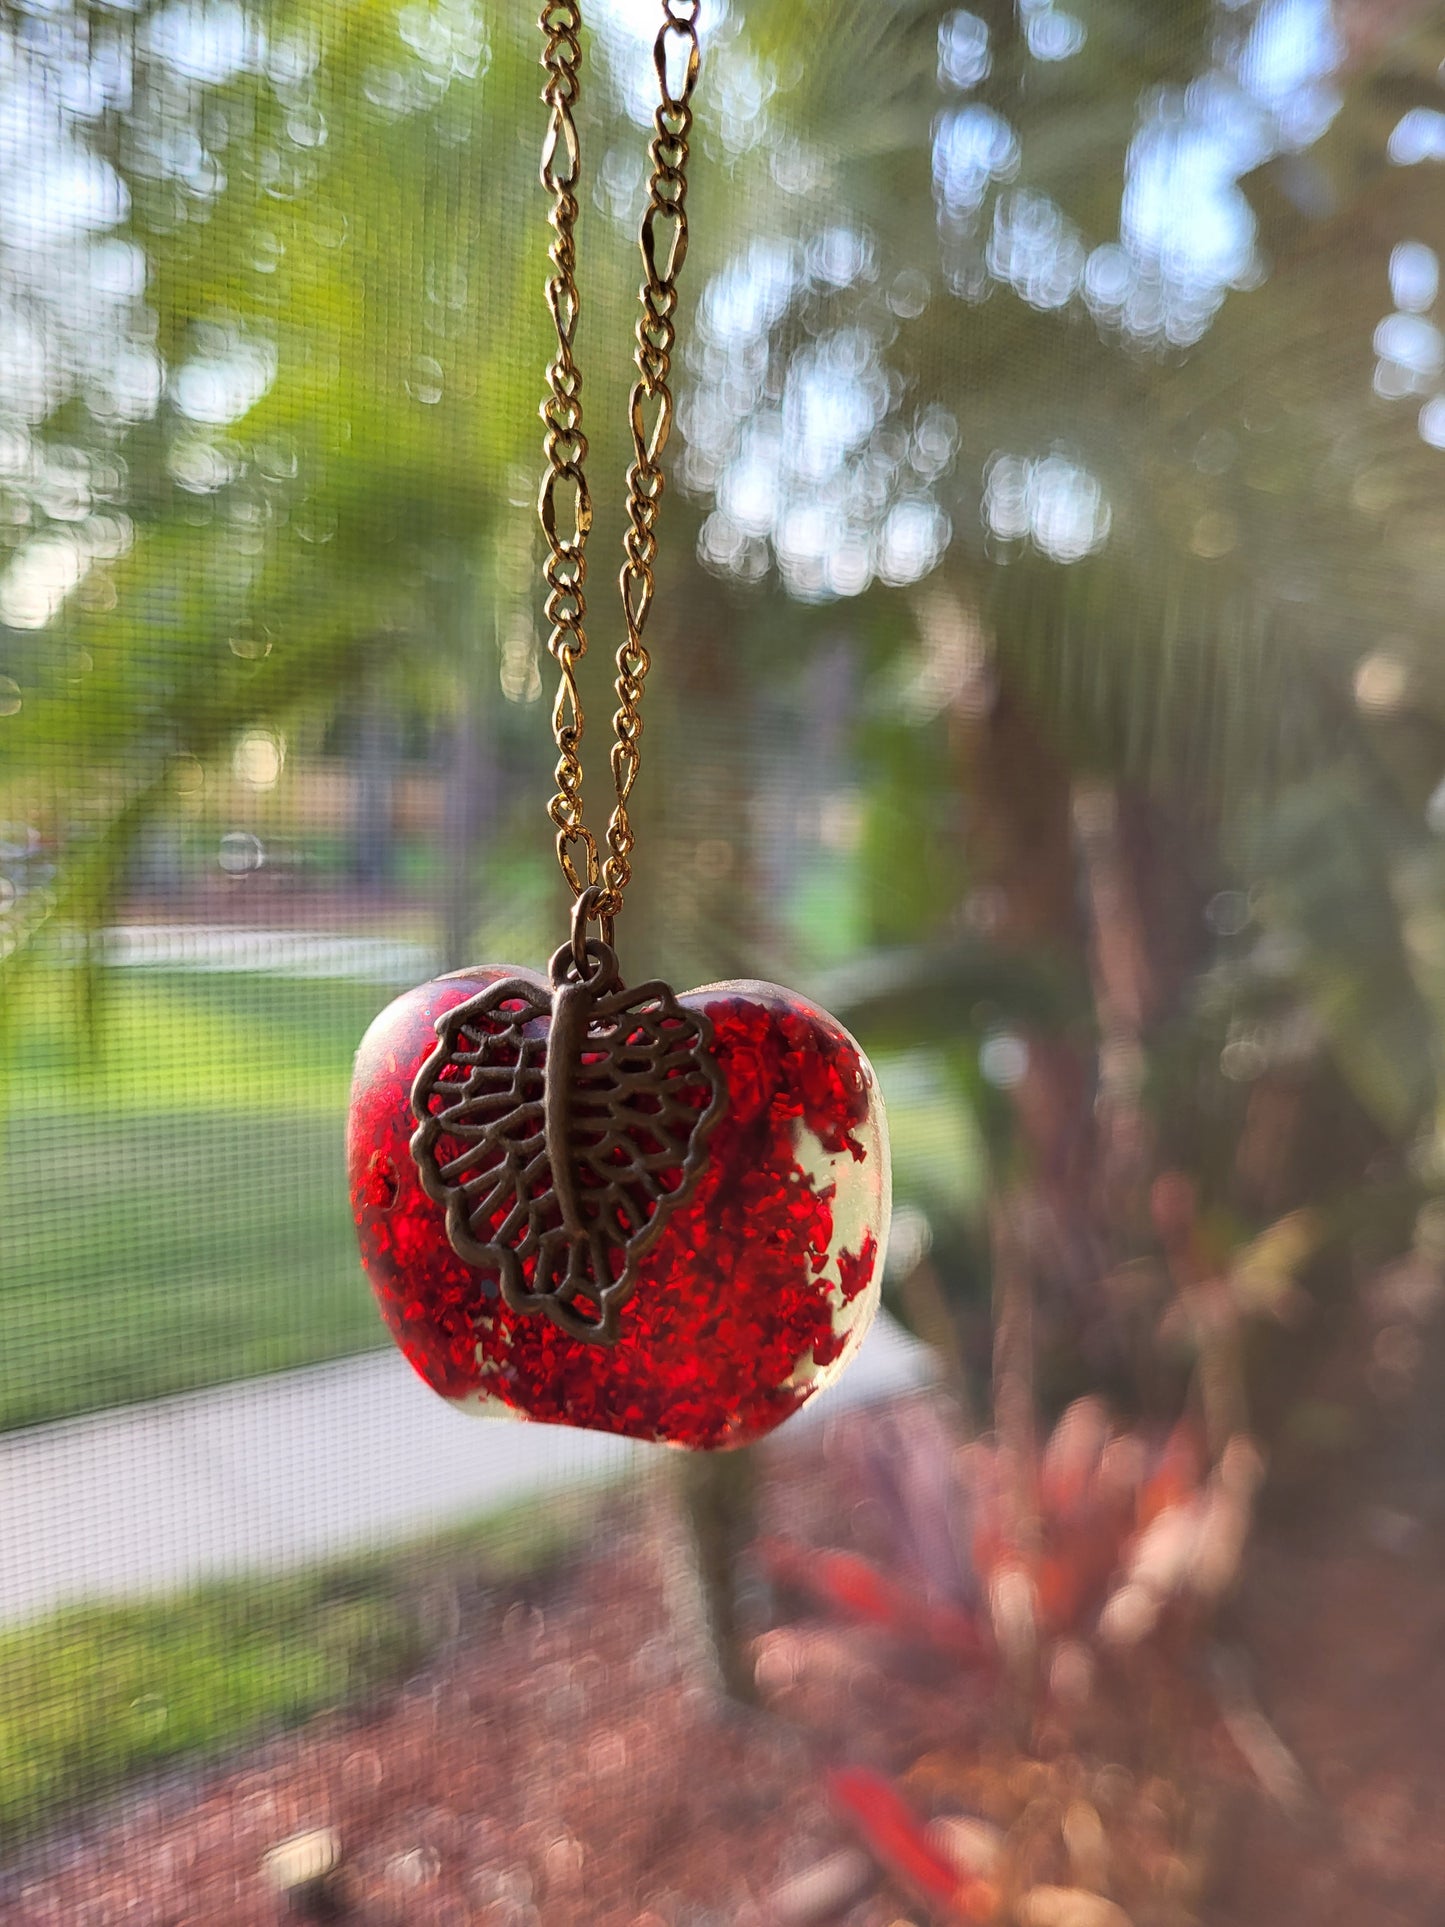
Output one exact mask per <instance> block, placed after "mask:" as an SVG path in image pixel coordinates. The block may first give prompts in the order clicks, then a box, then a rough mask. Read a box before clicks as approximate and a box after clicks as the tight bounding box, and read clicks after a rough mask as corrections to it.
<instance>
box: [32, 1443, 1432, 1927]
mask: <svg viewBox="0 0 1445 1927" xmlns="http://www.w3.org/2000/svg"><path fill="white" fill-rule="evenodd" d="M867 1423H869V1419H868V1416H867V1415H866V1414H863V1415H847V1416H846V1417H845V1418H844V1419H841V1420H839V1421H838V1422H837V1424H836V1426H835V1427H834V1428H833V1431H832V1433H831V1435H830V1434H829V1432H828V1430H827V1428H824V1430H823V1432H822V1433H821V1434H814V1435H812V1437H810V1438H808V1439H806V1440H805V1441H804V1442H803V1444H802V1445H799V1446H793V1445H788V1446H786V1447H784V1446H782V1445H779V1446H778V1447H776V1448H775V1449H774V1451H773V1453H772V1456H771V1458H770V1460H769V1462H768V1486H767V1492H766V1496H765V1504H764V1511H765V1514H766V1515H767V1516H766V1521H765V1522H766V1524H767V1525H768V1526H769V1527H770V1528H771V1529H773V1530H776V1529H777V1527H778V1525H779V1523H780V1522H781V1521H783V1520H786V1522H787V1524H788V1526H789V1529H790V1531H791V1532H792V1533H793V1535H794V1536H795V1537H796V1538H798V1539H801V1540H802V1541H804V1542H805V1543H815V1544H820V1545H821V1544H833V1545H837V1544H842V1543H846V1542H847V1539H848V1535H849V1524H848V1522H849V1519H850V1516H851V1514H852V1513H853V1511H854V1510H855V1509H856V1508H855V1503H854V1497H855V1495H854V1494H853V1492H852V1491H851V1489H850V1487H849V1485H848V1481H847V1478H846V1476H845V1474H844V1472H843V1470H842V1468H843V1467H846V1466H847V1465H848V1464H849V1463H850V1459H849V1454H848V1452H847V1451H839V1449H838V1446H839V1442H840V1439H844V1435H845V1434H846V1430H847V1428H848V1427H850V1426H857V1425H866V1424H867ZM845 1442H846V1441H845ZM1383 1540H1388V1541H1389V1543H1382V1541H1383ZM692 1599H693V1595H692V1593H691V1592H690V1590H689V1585H688V1575H687V1567H686V1560H685V1554H684V1551H683V1539H682V1535H681V1533H680V1531H679V1530H678V1527H677V1524H676V1516H675V1512H674V1509H673V1507H672V1504H671V1501H670V1498H669V1494H668V1492H667V1490H666V1489H665V1487H664V1486H662V1485H658V1486H655V1487H650V1488H649V1489H648V1490H647V1491H646V1492H645V1493H643V1494H641V1495H639V1496H636V1497H634V1498H632V1499H630V1500H626V1501H624V1502H623V1503H621V1504H620V1505H618V1506H616V1507H614V1508H612V1509H611V1510H610V1511H609V1512H608V1513H607V1514H606V1515H605V1516H604V1517H603V1518H602V1519H601V1520H600V1521H599V1525H598V1530H597V1533H596V1534H595V1536H594V1539H593V1541H592V1542H591V1544H590V1545H589V1547H588V1548H587V1549H586V1550H585V1551H583V1552H582V1553H581V1554H580V1555H579V1554H577V1553H574V1554H573V1555H572V1556H571V1557H570V1558H569V1559H568V1560H567V1561H566V1562H565V1563H564V1564H563V1565H562V1566H561V1567H559V1568H558V1569H557V1570H556V1571H554V1572H552V1573H550V1574H547V1575H543V1576H541V1577H539V1578H533V1579H530V1580H527V1581H525V1582H521V1583H519V1584H516V1585H513V1586H511V1587H509V1588H508V1589H507V1590H506V1591H505V1592H500V1593H499V1592H496V1591H487V1590H485V1589H479V1590H478V1594H477V1596H476V1597H475V1598H472V1597H471V1596H469V1595H468V1596H466V1597H464V1598H460V1601H459V1610H458V1614H457V1619H456V1632H455V1636H454V1637H453V1638H451V1639H450V1640H449V1641H448V1643H447V1645H446V1646H445V1648H444V1649H442V1650H441V1651H439V1652H438V1653H437V1654H436V1655H435V1657H434V1658H433V1660H432V1662H431V1663H430V1664H429V1665H428V1666H427V1667H426V1668H425V1670H424V1671H422V1672H421V1673H420V1674H418V1675H417V1676H416V1677H415V1678H413V1679H412V1680H410V1681H409V1682H408V1683H407V1684H405V1685H404V1686H403V1687H401V1688H399V1689H397V1690H396V1691H395V1692H393V1693H391V1694H390V1695H388V1696H386V1697H384V1698H382V1699H380V1700H378V1701H377V1702H376V1703H375V1704H372V1705H369V1706H365V1707H359V1708H351V1709H348V1710H338V1711H336V1712H333V1713H329V1714H326V1715H324V1716H322V1717H320V1718H317V1719H315V1720H313V1721H312V1722H311V1723H309V1724H308V1725H307V1726H305V1727H304V1728H301V1729H299V1730H296V1731H294V1732H291V1733H287V1734H283V1735H280V1736H277V1737H275V1738H273V1739H271V1740H270V1741H269V1742H267V1743H265V1744H263V1745H260V1746H258V1747H256V1748H255V1749H254V1750H252V1751H250V1752H248V1753H246V1754H245V1755H244V1756H242V1757H238V1758H235V1759H232V1760H230V1761H227V1762H225V1763H222V1764H219V1765H217V1766H215V1767H214V1768H213V1769H211V1770H210V1771H208V1772H202V1773H197V1774H194V1775H192V1776H190V1777H188V1778H187V1779H186V1780H184V1781H175V1780H173V1781H171V1782H170V1783H168V1784H166V1785H157V1786H154V1787H152V1788H151V1789H149V1790H147V1791H142V1792H140V1793H137V1794H134V1795H132V1796H131V1797H130V1798H129V1799H128V1800H127V1801H126V1802H125V1803H123V1804H122V1805H120V1806H118V1807H115V1808H112V1809H111V1810H110V1811H109V1812H108V1813H107V1814H106V1815H105V1816H103V1817H93V1818H92V1820H91V1822H90V1823H89V1824H88V1825H87V1826H86V1827H85V1828H83V1829H81V1830H78V1831H73V1832H71V1833H69V1834H67V1835H66V1836H64V1837H61V1838H58V1839H56V1840H53V1841H51V1842H50V1843H49V1844H48V1845H47V1846H46V1848H45V1849H44V1850H43V1851H42V1852H39V1853H38V1854H36V1855H35V1856H34V1857H33V1858H32V1861H31V1863H30V1864H29V1865H28V1866H27V1867H26V1868H24V1869H19V1870H13V1871H12V1873H11V1875H10V1876H9V1877H8V1878H7V1879H5V1880H0V1921H3V1922H4V1923H5V1927H41V1923H44V1924H45V1927H112V1923H114V1927H120V1924H121V1923H125V1924H126V1927H202V1923H204V1924H205V1927H218V1924H220V1927H253V1924H254V1927H263V1924H264V1927H270V1924H271V1923H275V1922H277V1921H278V1920H279V1919H281V1918H284V1917H285V1914H284V1909H283V1908H282V1906H281V1904H280V1903H278V1900H277V1898H276V1896H275V1894H274V1893H273V1892H272V1891H271V1890H270V1888H269V1887H268V1885H267V1883H266V1881H265V1879H264V1878H263V1875H262V1872H261V1862H262V1859H263V1856H264V1855H265V1854H266V1852H267V1851H268V1849H270V1848H272V1847H274V1846H276V1845H277V1844H278V1843H279V1842H281V1841H284V1840H286V1839H288V1838H289V1837H291V1836H293V1835H296V1834H298V1833H301V1832H303V1831H306V1830H309V1829H317V1828H330V1829H333V1830H334V1831H335V1834H336V1836H337V1838H338V1840H339V1843H340V1849H341V1854H342V1873H341V1881H340V1885H339V1889H338V1893H339V1899H340V1904H341V1907H342V1912H341V1913H340V1915H339V1917H340V1918H342V1919H345V1920H347V1921H352V1922H355V1923H357V1927H749V1923H753V1924H754V1927H767V1923H769V1922H777V1921H779V1920H780V1916H779V1914H778V1912H777V1909H776V1907H775V1905H774V1904H773V1903H772V1901H771V1900H770V1896H772V1895H774V1894H775V1893H776V1891H777V1889H778V1887H779V1883H780V1882H785V1881H787V1880H788V1879H790V1878H792V1877H793V1876H796V1875H798V1874H800V1873H805V1872H806V1871H807V1870H808V1869H810V1868H813V1867H815V1866H817V1865H818V1864H819V1863H820V1862H824V1861H826V1860H828V1859H829V1858H830V1857H831V1856H834V1855H837V1854H838V1853H839V1852H840V1850H842V1849H844V1848H845V1847H847V1846H849V1845H850V1844H851V1843H850V1841H849V1837H848V1835H847V1832H846V1829H845V1827H844V1825H843V1823H842V1822H841V1821H840V1819H839V1817H838V1816H837V1815H836V1814H835V1813H834V1812H833V1811H831V1810H830V1808H829V1805H828V1801H827V1798H826V1795H825V1792H824V1787H823V1775H824V1771H825V1769H826V1767H827V1766H828V1765H829V1764H835V1763H838V1762H840V1761H844V1760H849V1761H862V1762H865V1763H867V1764H869V1765H871V1766H875V1767H878V1768H881V1769H883V1770H885V1771H890V1772H902V1771H903V1770H904V1769H905V1768H906V1767H907V1766H908V1765H909V1764H910V1763H912V1762H914V1761H917V1760H918V1759H919V1758H920V1756H925V1755H930V1754H937V1753H938V1752H939V1751H940V1750H946V1751H948V1752H950V1753H952V1754H953V1755H955V1756H963V1755H966V1754H967V1753H968V1752H969V1750H970V1749H977V1748H979V1747H981V1746H984V1745H986V1744H988V1743H990V1735H989V1732H988V1722H989V1720H990V1718H993V1719H995V1720H996V1718H997V1714H996V1711H995V1712H994V1713H990V1710H989V1709H990V1702H989V1698H988V1695H987V1693H986V1691H985V1689H984V1687H983V1685H982V1683H981V1682H980V1681H979V1680H978V1679H977V1677H976V1676H969V1675H967V1674H960V1673H956V1672H955V1673H946V1672H945V1673H940V1672H938V1671H937V1670H934V1671H930V1670H929V1669H928V1668H927V1667H926V1666H920V1665H918V1664H917V1663H915V1662H910V1661H906V1660H904V1659H903V1658H902V1657H900V1656H899V1655H898V1654H897V1653H896V1651H894V1652H890V1651H889V1650H888V1649H887V1648H886V1647H885V1646H884V1645H882V1644H880V1641H879V1637H878V1636H877V1635H876V1634H870V1633H868V1632H866V1631H860V1630H857V1629H849V1628H844V1627H841V1626H835V1625H830V1624H827V1623H825V1622H824V1621H822V1620H820V1619H817V1618H815V1617H808V1616H806V1615H800V1616H796V1617H791V1618H788V1617H780V1616H779V1614H780V1608H779V1607H778V1605H777V1603H776V1602H773V1603H772V1604H771V1606H769V1605H768V1604H767V1602H766V1601H764V1602H763V1609H764V1613H765V1617H767V1618H768V1619H769V1620H770V1623H769V1625H768V1628H767V1630H766V1631H764V1632H763V1633H762V1634H761V1635H760V1637H759V1639H758V1641H757V1643H756V1645H755V1647H754V1655H755V1659H756V1665H757V1670H758V1675H759V1681H760V1686H761V1688H762V1690H763V1693H764V1696H765V1699H766V1702H767V1710H757V1711H729V1710H727V1709H726V1708H725V1706H724V1705H723V1704H722V1703H721V1701H720V1699H719V1697H718V1696H717V1694H716V1693H715V1692H714V1690H713V1689H712V1686H711V1684H710V1680H709V1675H708V1670H707V1664H706V1660H705V1657H704V1652H705V1649H704V1647H703V1644H702V1641H701V1637H700V1633H699V1630H698V1625H699V1622H698V1619H697V1615H696V1613H695V1611H694V1610H693V1608H692V1603H691V1602H692ZM1236 1621H1237V1626H1236V1630H1237V1632H1238V1635H1239V1637H1240V1638H1241V1639H1242V1641H1243V1643H1244V1644H1245V1646H1246V1647H1247V1649H1248V1650H1249V1652H1250V1653H1251V1654H1252V1655H1253V1659H1254V1662H1255V1679H1254V1687H1255V1691H1256V1693H1257V1696H1258V1700H1259V1703H1260V1705H1261V1706H1262V1707H1263V1708H1264V1709H1265V1711H1266V1712H1267V1714H1268V1716H1269V1719H1270V1721H1271V1722H1272V1723H1273V1726H1274V1728H1275V1730H1276V1732H1277V1733H1278V1734H1279V1735H1280V1736H1281V1737H1282V1739H1283V1740H1284V1741H1285V1743H1286V1744H1287V1745H1288V1747H1289V1748H1290V1749H1291V1750H1292V1752H1293V1753H1294V1755H1295V1757H1296V1758H1297V1760H1298V1761H1299V1763H1300V1765H1301V1766H1302V1767H1303V1769H1304V1774H1305V1779H1306V1782H1307V1785H1308V1798H1307V1806H1306V1808H1305V1810H1303V1811H1301V1812H1298V1813H1296V1814H1295V1815H1293V1816H1291V1817H1286V1815H1285V1814H1284V1813H1282V1812H1281V1811H1280V1809H1279V1808H1278V1807H1277V1806H1275V1805H1274V1804H1273V1803H1272V1802H1271V1800H1270V1799H1269V1798H1268V1797H1267V1796H1266V1795H1265V1794H1264V1793H1263V1792H1262V1791H1260V1790H1258V1788H1257V1787H1254V1786H1253V1785H1252V1784H1251V1783H1249V1781H1248V1779H1247V1776H1241V1780H1240V1784H1239V1786H1238V1787H1236V1788H1235V1790H1234V1793H1233V1796H1232V1801H1233V1804H1232V1805H1231V1809H1230V1811H1231V1824H1230V1827H1229V1828H1228V1830H1227V1833H1226V1834H1225V1835H1223V1836H1222V1837H1221V1840H1220V1842H1219V1845H1218V1847H1217V1850H1216V1854H1215V1865H1214V1866H1213V1868H1212V1879H1211V1888H1210V1895H1209V1898H1208V1899H1207V1900H1206V1901H1205V1903H1204V1905H1203V1907H1202V1909H1201V1914H1200V1918H1201V1919H1202V1920H1203V1921H1205V1922H1207V1923H1210V1927H1306V1924H1308V1927H1346V1923H1349V1927H1440V1923H1441V1922H1442V1921H1445V1776H1442V1774H1441V1771H1440V1766H1441V1754H1442V1735H1445V1645H1442V1639H1441V1633H1442V1631H1445V1559H1442V1556H1441V1549H1440V1547H1439V1546H1438V1545H1437V1544H1435V1543H1434V1542H1433V1541H1432V1540H1430V1539H1429V1537H1428V1535H1426V1534H1425V1533H1424V1532H1423V1531H1416V1532H1415V1533H1414V1534H1413V1535H1412V1534H1410V1533H1408V1532H1406V1533H1403V1534H1402V1533H1400V1532H1394V1533H1383V1532H1382V1530H1381V1528H1380V1525H1379V1521H1378V1519H1376V1518H1375V1517H1374V1515H1372V1514H1371V1513H1370V1512H1369V1510H1368V1508H1365V1507H1358V1506H1352V1508H1351V1509H1350V1510H1348V1512H1345V1513H1341V1515H1340V1516H1336V1517H1331V1518H1328V1519H1325V1520H1323V1521H1321V1520H1316V1521H1315V1522H1314V1523H1313V1524H1312V1525H1311V1526H1310V1527H1309V1528H1308V1529H1305V1530H1294V1531H1291V1532H1286V1531H1284V1530H1283V1529H1280V1528H1274V1529H1271V1530H1270V1531H1268V1532H1267V1533H1266V1535H1265V1536H1264V1538H1263V1539H1262V1541H1261V1543H1260V1544H1259V1545H1258V1546H1257V1548H1256V1549H1255V1552H1254V1555H1253V1560H1252V1564H1251V1568H1250V1576H1249V1579H1248V1582H1247V1585H1246V1588H1245V1591H1244V1594H1243V1597H1242V1599H1241V1601H1240V1603H1239V1606H1238V1608H1237V1612H1236ZM992 1743H993V1744H994V1745H995V1746H996V1745H997V1743H998V1736H997V1734H996V1733H995V1734H993V1736H992ZM1241 1788H1242V1791H1241ZM791 1919H792V1922H793V1923H794V1927H802V1924H803V1923H804V1922H806V1921H807V1920H809V1919H812V1920H817V1921H824V1920H830V1921H836V1922H840V1923H843V1927H891V1924H892V1923H895V1922H900V1921H904V1922H907V1921H914V1922H918V1923H920V1927H921V1924H922V1923H923V1922H925V1921H926V1920H928V1919H929V1916H927V1915H926V1914H925V1913H923V1912H920V1911H919V1909H918V1906H917V1903H916V1902H913V1903H910V1901H909V1899H908V1896H906V1895H905V1894H903V1893H901V1892H899V1891H898V1890H896V1889H893V1888H890V1886H889V1885H888V1884H887V1882H886V1880H884V1879H883V1878H882V1877H881V1876H880V1877H878V1878H876V1879H874V1880H872V1881H871V1882H868V1883H867V1884H866V1885H865V1888H864V1891H862V1892H861V1893H860V1894H858V1895H857V1897H856V1898H854V1899H852V1900H849V1901H847V1902H844V1903H841V1904H840V1905H839V1906H837V1907H835V1909H834V1911H833V1912H832V1913H825V1912H819V1913H813V1914H807V1913H803V1912H795V1913H794V1914H793V1915H792V1916H791ZM1135 1927H1146V1923H1144V1922H1142V1921H1139V1922H1136V1923H1135Z"/></svg>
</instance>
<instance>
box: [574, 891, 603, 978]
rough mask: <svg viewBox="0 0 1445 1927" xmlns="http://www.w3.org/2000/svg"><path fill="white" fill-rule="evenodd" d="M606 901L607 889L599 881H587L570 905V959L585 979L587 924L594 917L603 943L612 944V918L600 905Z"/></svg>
mask: <svg viewBox="0 0 1445 1927" xmlns="http://www.w3.org/2000/svg"><path fill="white" fill-rule="evenodd" d="M606 901H607V891H606V890H605V889H604V888H603V886H602V885H601V884H600V883H589V884H588V885H587V887H586V888H585V889H584V890H581V891H579V893H578V896H577V901H576V902H575V903H574V904H573V905H572V961H573V963H575V964H576V966H577V975H578V976H579V977H580V978H582V979H584V980H585V979H586V977H587V975H588V959H587V926H588V924H589V923H591V921H592V919H593V918H594V917H595V918H596V919H597V923H598V926H599V930H600V934H601V937H602V941H603V943H605V944H606V945H607V946H608V948H609V949H610V948H611V945H612V930H613V918H612V917H611V916H604V915H603V913H602V909H601V905H602V904H603V903H605V902H606Z"/></svg>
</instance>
